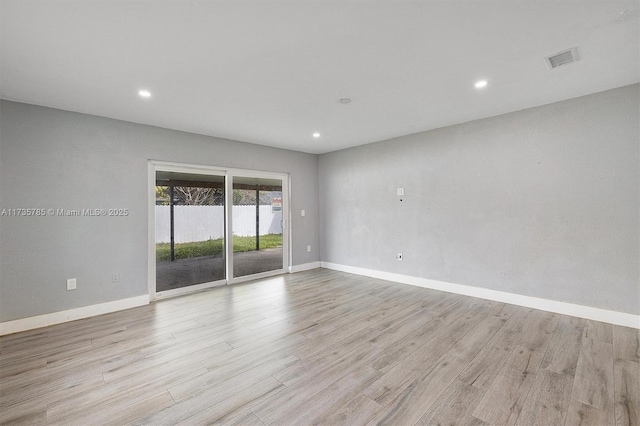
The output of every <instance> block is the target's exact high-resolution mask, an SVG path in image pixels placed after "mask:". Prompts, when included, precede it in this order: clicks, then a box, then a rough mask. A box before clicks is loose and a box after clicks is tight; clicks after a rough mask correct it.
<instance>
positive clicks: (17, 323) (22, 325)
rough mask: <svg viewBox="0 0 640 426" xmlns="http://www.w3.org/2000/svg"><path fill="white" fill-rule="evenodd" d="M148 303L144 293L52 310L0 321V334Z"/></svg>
mask: <svg viewBox="0 0 640 426" xmlns="http://www.w3.org/2000/svg"><path fill="white" fill-rule="evenodd" d="M148 304H149V296H147V295H146V294H145V295H142V296H136V297H130V298H128V299H121V300H114V301H113V302H106V303H100V304H97V305H90V306H83V307H81V308H74V309H69V310H66V311H60V312H52V313H50V314H44V315H37V316H34V317H27V318H20V319H17V320H13V321H6V322H2V323H0V336H4V335H6V334H13V333H18V332H21V331H26V330H33V329H35V328H41V327H47V326H50V325H54V324H61V323H63V322H69V321H75V320H79V319H82V318H89V317H95V316H97V315H103V314H108V313H111V312H117V311H123V310H125V309H131V308H136V307H138V306H144V305H148Z"/></svg>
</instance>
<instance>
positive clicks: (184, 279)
mask: <svg viewBox="0 0 640 426" xmlns="http://www.w3.org/2000/svg"><path fill="white" fill-rule="evenodd" d="M155 195H156V203H155V226H156V232H155V243H156V247H155V248H156V292H166V291H169V290H175V289H179V288H184V287H189V286H194V285H198V284H205V283H213V282H216V281H221V280H224V279H225V278H226V274H225V260H224V256H225V208H224V203H225V177H224V176H220V175H212V174H207V175H202V174H193V173H176V172H164V171H158V172H156V186H155Z"/></svg>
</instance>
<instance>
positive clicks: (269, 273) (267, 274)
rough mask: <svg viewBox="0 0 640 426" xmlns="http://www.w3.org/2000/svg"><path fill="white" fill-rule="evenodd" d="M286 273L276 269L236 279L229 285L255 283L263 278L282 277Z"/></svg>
mask: <svg viewBox="0 0 640 426" xmlns="http://www.w3.org/2000/svg"><path fill="white" fill-rule="evenodd" d="M284 273H285V271H283V270H282V269H274V270H272V271H265V272H259V273H257V274H251V275H243V276H241V277H236V278H234V279H233V281H231V282H230V283H229V285H234V284H240V283H246V282H247V281H255V280H259V279H262V278H269V277H273V276H276V275H282V274H284Z"/></svg>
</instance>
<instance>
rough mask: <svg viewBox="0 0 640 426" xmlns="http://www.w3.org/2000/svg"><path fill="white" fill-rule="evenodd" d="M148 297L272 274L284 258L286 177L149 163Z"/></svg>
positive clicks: (282, 265)
mask: <svg viewBox="0 0 640 426" xmlns="http://www.w3.org/2000/svg"><path fill="white" fill-rule="evenodd" d="M149 191H150V208H149V217H150V228H149V235H150V239H149V293H150V296H151V298H152V299H156V298H158V297H166V296H171V295H175V294H179V293H184V292H188V291H194V290H199V289H203V288H207V287H212V286H216V285H224V284H231V283H236V282H241V281H246V280H249V279H254V278H260V277H265V276H268V275H275V274H278V273H282V272H284V271H285V268H286V266H287V265H288V264H289V258H288V229H287V220H288V213H287V212H288V198H287V196H288V177H287V175H286V174H279V173H267V172H254V171H247V170H237V169H232V170H216V169H208V168H205V167H199V166H188V165H179V164H174V163H162V162H155V161H151V162H150V163H149Z"/></svg>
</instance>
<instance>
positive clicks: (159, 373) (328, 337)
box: [0, 269, 640, 425]
mask: <svg viewBox="0 0 640 426" xmlns="http://www.w3.org/2000/svg"><path fill="white" fill-rule="evenodd" d="M639 378H640V333H639V331H638V330H634V329H630V328H624V327H618V326H612V325H610V324H604V323H599V322H595V321H588V320H583V319H579V318H573V317H568V316H563V315H557V314H552V313H548V312H543V311H537V310H534V309H528V308H523V307H517V306H513V305H507V304H504V303H498V302H491V301H486V300H482V299H475V298H471V297H465V296H459V295H455V294H451V293H443V292H438V291H433V290H427V289H422V288H417V287H412V286H407V285H402V284H396V283H391V282H387V281H381V280H375V279H371V278H366V277H360V276H355V275H349V274H345V273H340V272H335V271H329V270H325V269H317V270H313V271H307V272H302V273H298V274H292V275H284V276H281V277H275V278H270V279H265V280H260V281H257V282H253V283H248V284H241V285H236V286H231V287H222V288H216V289H213V290H210V291H205V292H200V293H196V294H191V295H187V296H182V297H177V298H173V299H167V300H163V301H160V302H157V303H153V304H151V305H149V306H144V307H140V308H136V309H131V310H127V311H123V312H117V313H113V314H108V315H103V316H100V317H94V318H88V319H85V320H80V321H75V322H72V323H67V324H60V325H56V326H52V327H48V328H45V329H39V330H32V331H28V332H23V333H18V334H14V335H10V336H4V337H2V338H0V423H2V424H30V425H39V424H58V425H69V424H74V425H76V424H77V425H85V424H99V425H107V424H114V425H120V424H140V425H146V424H149V425H162V424H183V425H196V424H211V423H214V424H224V425H272V424H273V425H338V424H344V425H374V424H394V425H453V424H461V425H487V424H494V425H511V424H518V425H578V424H580V425H582V424H584V425H640V379H639Z"/></svg>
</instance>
